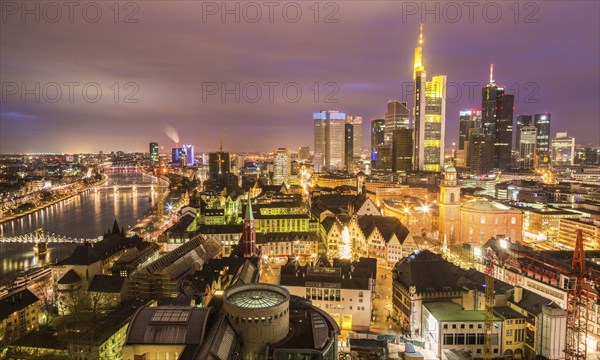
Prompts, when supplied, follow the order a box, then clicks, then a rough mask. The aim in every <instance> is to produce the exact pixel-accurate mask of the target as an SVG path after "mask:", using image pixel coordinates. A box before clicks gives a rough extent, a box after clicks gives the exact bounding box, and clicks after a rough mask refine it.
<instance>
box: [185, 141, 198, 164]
mask: <svg viewBox="0 0 600 360" xmlns="http://www.w3.org/2000/svg"><path fill="white" fill-rule="evenodd" d="M182 150H183V153H184V154H185V162H186V165H187V166H194V164H195V163H196V160H195V159H194V145H183V147H182Z"/></svg>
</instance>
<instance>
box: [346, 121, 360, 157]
mask: <svg viewBox="0 0 600 360" xmlns="http://www.w3.org/2000/svg"><path fill="white" fill-rule="evenodd" d="M362 121H363V119H362V116H348V117H346V123H347V124H351V125H352V154H353V157H354V159H360V155H361V153H362V133H363V131H362Z"/></svg>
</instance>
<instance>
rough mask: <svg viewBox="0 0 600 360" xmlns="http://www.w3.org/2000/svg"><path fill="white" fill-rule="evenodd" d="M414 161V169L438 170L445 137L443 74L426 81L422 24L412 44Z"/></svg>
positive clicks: (444, 81) (444, 85)
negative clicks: (413, 58) (413, 55)
mask: <svg viewBox="0 0 600 360" xmlns="http://www.w3.org/2000/svg"><path fill="white" fill-rule="evenodd" d="M413 79H414V82H415V87H414V88H415V96H414V110H413V114H414V115H413V116H414V131H415V134H414V154H413V156H414V162H413V166H414V168H415V170H420V171H428V172H440V171H441V170H442V167H443V164H444V147H445V138H446V134H445V133H446V76H445V75H438V76H434V77H433V78H432V79H431V81H427V76H426V72H425V66H424V63H423V25H422V24H421V30H420V34H419V45H418V46H417V47H416V48H415V62H414V71H413Z"/></svg>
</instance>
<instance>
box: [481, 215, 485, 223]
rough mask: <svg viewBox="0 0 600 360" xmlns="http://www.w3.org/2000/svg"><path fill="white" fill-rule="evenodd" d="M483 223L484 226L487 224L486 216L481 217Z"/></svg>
mask: <svg viewBox="0 0 600 360" xmlns="http://www.w3.org/2000/svg"><path fill="white" fill-rule="evenodd" d="M481 223H482V224H485V216H482V217H481Z"/></svg>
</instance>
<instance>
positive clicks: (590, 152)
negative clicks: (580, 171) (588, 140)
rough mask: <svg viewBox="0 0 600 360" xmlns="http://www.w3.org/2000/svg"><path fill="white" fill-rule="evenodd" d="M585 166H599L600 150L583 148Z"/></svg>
mask: <svg viewBox="0 0 600 360" xmlns="http://www.w3.org/2000/svg"><path fill="white" fill-rule="evenodd" d="M584 163H585V164H586V165H598V164H600V149H598V148H592V147H587V148H585V160H584Z"/></svg>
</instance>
